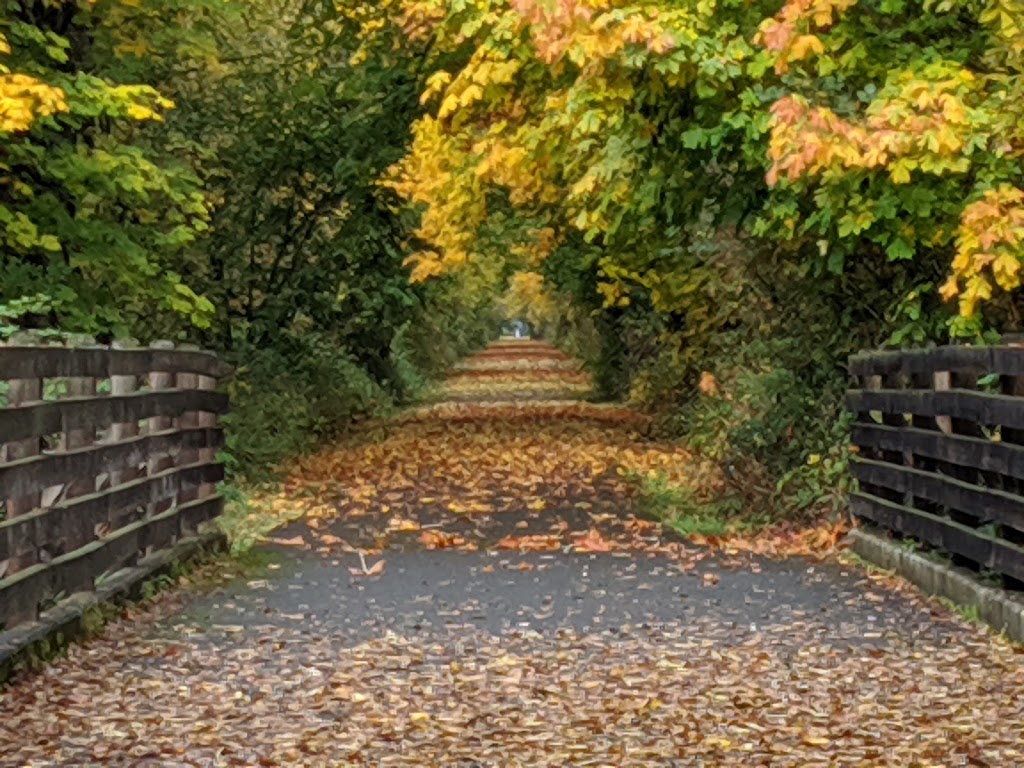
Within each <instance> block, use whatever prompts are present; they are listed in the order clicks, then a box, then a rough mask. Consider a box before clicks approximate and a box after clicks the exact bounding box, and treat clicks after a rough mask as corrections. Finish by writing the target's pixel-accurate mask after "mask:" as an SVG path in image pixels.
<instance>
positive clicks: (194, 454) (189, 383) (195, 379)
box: [174, 344, 199, 504]
mask: <svg viewBox="0 0 1024 768" xmlns="http://www.w3.org/2000/svg"><path fill="white" fill-rule="evenodd" d="M178 349H179V350H181V351H186V352H198V351H199V347H197V346H195V345H194V344H180V345H178ZM174 386H175V388H176V389H182V390H196V389H198V388H199V376H198V375H197V374H195V373H189V372H185V373H179V374H177V375H176V376H175V380H174ZM175 425H176V427H177V428H178V429H194V428H195V427H198V426H199V412H198V411H186V412H185V413H183V414H181V416H179V417H178V418H177V419H176V420H175ZM197 461H199V450H198V449H196V448H188V449H182V450H181V451H179V452H178V455H177V456H176V457H175V466H178V467H185V466H188V465H189V464H195V463H196V462H197ZM198 496H199V488H198V486H195V487H192V486H190V487H181V486H179V487H178V503H179V504H186V503H188V502H190V501H195V500H196V499H197V498H198Z"/></svg>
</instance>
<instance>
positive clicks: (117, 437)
mask: <svg viewBox="0 0 1024 768" xmlns="http://www.w3.org/2000/svg"><path fill="white" fill-rule="evenodd" d="M138 347H139V344H138V342H137V341H135V339H122V340H120V341H115V342H114V343H113V344H111V345H110V348H111V349H112V350H115V351H123V350H129V349H138ZM138 390H139V377H138V376H135V375H133V374H129V375H115V374H111V376H110V395H111V397H118V396H121V395H130V394H132V393H134V392H137V391H138ZM138 435H139V422H137V421H127V422H119V423H116V424H111V425H110V430H109V432H108V433H107V442H108V443H120V442H122V441H124V440H129V439H131V438H133V437H137V436H138ZM144 475H145V469H144V468H143V467H142V466H141V465H136V466H128V467H120V468H117V469H111V470H110V472H109V474H108V476H107V480H108V481H109V484H110V487H111V488H116V487H117V486H119V485H123V484H124V483H129V482H131V481H132V480H137V479H138V478H140V477H142V476H144ZM128 517H129V519H136V518H137V517H138V515H130V516H128Z"/></svg>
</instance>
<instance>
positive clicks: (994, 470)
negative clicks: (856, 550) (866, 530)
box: [847, 347, 1024, 588]
mask: <svg viewBox="0 0 1024 768" xmlns="http://www.w3.org/2000/svg"><path fill="white" fill-rule="evenodd" d="M850 373H851V375H852V376H853V379H854V384H853V386H854V389H852V390H851V391H850V392H849V393H848V396H847V402H848V406H849V408H850V410H851V411H853V412H854V413H855V414H856V421H855V423H854V424H853V428H852V429H853V442H854V445H856V446H857V449H858V454H857V455H856V456H855V457H854V460H853V462H852V468H853V473H854V476H855V477H856V478H857V479H858V480H859V484H860V491H859V492H858V493H856V494H854V496H853V499H852V506H853V511H854V513H855V514H857V515H859V516H860V517H862V518H864V519H867V520H870V521H871V522H874V523H876V524H878V525H881V526H883V527H885V528H888V529H890V530H893V531H896V532H898V533H901V534H905V535H908V536H912V537H914V538H916V539H919V540H921V541H923V542H926V543H927V544H929V545H933V546H936V547H940V548H942V549H944V550H946V551H947V552H948V553H950V554H951V555H952V556H953V558H954V560H955V561H956V562H958V563H959V564H961V565H966V566H969V567H973V568H975V569H979V570H987V571H990V572H992V573H993V574H994V575H998V576H999V577H1000V578H1001V579H1002V580H1003V582H1004V584H1005V585H1006V586H1011V587H1014V588H1020V587H1021V586H1022V585H1024V546H1022V545H1024V348H1020V347H939V348H935V349H924V350H904V351H898V352H871V353H863V354H859V355H854V356H853V357H852V358H851V359H850Z"/></svg>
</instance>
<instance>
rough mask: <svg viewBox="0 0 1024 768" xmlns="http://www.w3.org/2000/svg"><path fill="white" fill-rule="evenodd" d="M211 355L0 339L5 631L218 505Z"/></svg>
mask: <svg viewBox="0 0 1024 768" xmlns="http://www.w3.org/2000/svg"><path fill="white" fill-rule="evenodd" d="M228 372H229V369H228V368H227V367H226V366H225V365H224V364H223V363H222V362H221V361H220V360H218V358H217V357H215V356H214V355H212V354H209V353H205V352H201V351H198V350H194V349H175V348H174V346H173V345H171V344H155V345H153V346H152V347H149V348H126V347H123V346H121V347H119V346H118V345H114V346H112V347H84V348H83V347H77V348H67V347H56V346H0V630H2V629H4V628H6V629H10V628H12V627H14V626H15V625H17V624H20V623H22V622H26V621H32V620H35V619H36V618H37V617H38V615H39V612H40V611H41V610H42V609H45V608H46V607H47V606H50V605H53V604H55V603H57V602H59V600H60V599H61V598H62V597H64V596H70V595H72V594H74V593H78V592H86V591H92V590H94V589H95V588H96V585H97V581H98V580H102V578H103V577H104V576H105V575H108V574H111V573H113V572H115V571H117V570H119V569H121V568H124V567H127V566H132V565H134V564H135V563H136V562H137V561H138V560H139V559H140V558H142V557H144V556H145V555H148V554H151V553H152V552H155V551H157V550H161V549H164V548H165V547H168V546H170V545H171V544H173V543H174V542H175V541H176V540H177V539H178V538H179V537H181V536H182V535H185V534H188V533H190V532H192V531H195V530H196V529H197V527H198V526H199V525H200V524H201V523H202V522H204V521H206V520H209V519H211V518H213V517H215V516H216V515H218V514H219V513H220V511H221V509H222V500H221V498H220V496H219V495H218V493H217V486H216V484H217V482H218V481H219V480H221V479H222V476H223V474H222V468H221V466H220V465H219V464H218V463H217V461H216V458H215V452H216V449H217V448H218V447H219V446H220V445H221V431H220V429H219V427H218V414H221V413H223V412H224V411H225V410H226V407H227V397H226V396H225V395H223V394H220V393H218V392H216V391H214V390H215V389H216V386H217V380H218V378H219V377H222V376H224V375H226V374H227V373H228Z"/></svg>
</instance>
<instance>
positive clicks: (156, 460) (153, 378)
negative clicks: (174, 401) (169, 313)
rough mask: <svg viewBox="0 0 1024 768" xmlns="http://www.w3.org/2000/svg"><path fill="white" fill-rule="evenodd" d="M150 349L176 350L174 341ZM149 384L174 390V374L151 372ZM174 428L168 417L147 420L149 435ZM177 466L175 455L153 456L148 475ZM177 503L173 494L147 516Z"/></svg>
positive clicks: (153, 506)
mask: <svg viewBox="0 0 1024 768" xmlns="http://www.w3.org/2000/svg"><path fill="white" fill-rule="evenodd" d="M149 348H150V349H154V350H164V351H170V350H173V349H174V342H172V341H154V342H153V343H152V344H150V345H149ZM147 383H148V385H149V389H150V391H152V392H159V391H160V390H162V389H172V388H173V387H174V374H172V373H170V372H168V371H150V373H149V375H148V377H147ZM173 426H174V420H173V419H171V418H170V417H167V416H153V417H152V418H150V419H147V424H146V429H147V433H148V434H155V433H157V432H164V431H166V430H168V429H171V428H172V427H173ZM174 464H175V458H174V456H173V455H171V454H168V453H165V454H160V455H152V456H150V457H149V459H148V460H147V462H146V475H147V476H150V477H151V476H153V475H156V474H159V473H160V472H163V471H164V470H165V469H170V468H171V467H173V466H174ZM176 503H177V494H176V493H173V492H172V495H171V497H170V498H167V499H163V500H161V501H158V502H155V503H153V504H150V505H149V508H148V509H147V512H146V516H147V517H154V516H155V515H159V514H160V513H161V512H164V511H165V510H168V509H170V508H171V507H172V506H174V505H175V504H176ZM151 550H152V548H151V547H146V552H145V554H147V555H148V554H150V553H151Z"/></svg>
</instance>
